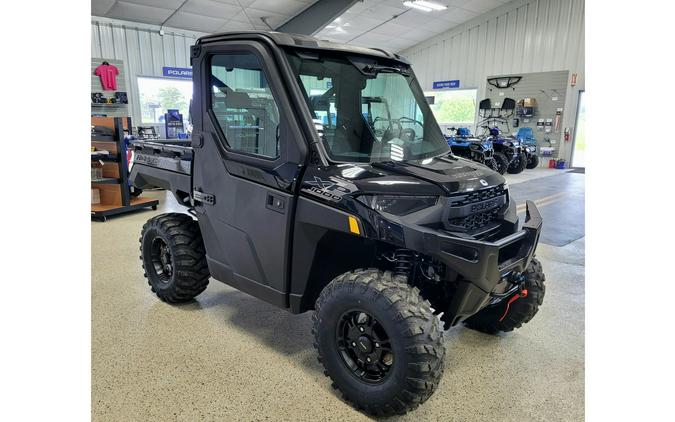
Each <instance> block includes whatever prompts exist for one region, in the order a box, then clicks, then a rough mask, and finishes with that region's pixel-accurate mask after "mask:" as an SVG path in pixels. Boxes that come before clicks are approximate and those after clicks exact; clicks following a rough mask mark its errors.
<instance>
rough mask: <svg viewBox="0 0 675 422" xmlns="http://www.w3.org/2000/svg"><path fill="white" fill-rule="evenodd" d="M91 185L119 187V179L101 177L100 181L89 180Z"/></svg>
mask: <svg viewBox="0 0 675 422" xmlns="http://www.w3.org/2000/svg"><path fill="white" fill-rule="evenodd" d="M91 183H95V184H97V185H105V184H110V185H119V183H120V179H115V178H113V177H102V178H100V179H91Z"/></svg>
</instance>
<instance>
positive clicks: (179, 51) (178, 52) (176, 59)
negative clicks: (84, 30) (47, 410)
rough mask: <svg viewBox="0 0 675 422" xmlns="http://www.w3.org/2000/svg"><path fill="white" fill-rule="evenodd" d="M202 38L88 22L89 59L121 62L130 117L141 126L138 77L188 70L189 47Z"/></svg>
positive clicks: (155, 28) (154, 28)
mask: <svg viewBox="0 0 675 422" xmlns="http://www.w3.org/2000/svg"><path fill="white" fill-rule="evenodd" d="M202 35H206V34H200V33H196V32H190V31H182V30H174V29H165V33H164V35H163V36H160V35H159V27H158V26H154V25H144V24H138V23H134V22H127V21H121V20H114V19H106V18H100V17H92V21H91V56H92V57H101V58H110V59H117V60H123V61H124V64H125V67H126V70H127V72H126V75H127V76H126V78H127V80H126V86H127V87H128V97H129V103H130V105H131V117H132V122H133V125H134V126H138V125H139V124H140V123H141V110H140V103H139V100H138V99H139V94H138V83H137V81H136V78H137V77H138V76H162V67H164V66H174V67H190V46H191V45H193V44H194V43H195V41H196V40H197V38H199V37H200V36H202Z"/></svg>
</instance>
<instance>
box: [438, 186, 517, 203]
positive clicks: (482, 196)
mask: <svg viewBox="0 0 675 422" xmlns="http://www.w3.org/2000/svg"><path fill="white" fill-rule="evenodd" d="M503 194H504V185H499V186H495V187H493V188H488V189H481V190H477V191H475V192H468V193H465V194H461V195H455V196H452V197H451V198H450V206H451V207H463V206H464V205H469V204H475V203H476V202H482V201H486V200H488V199H492V198H496V197H498V196H500V195H503Z"/></svg>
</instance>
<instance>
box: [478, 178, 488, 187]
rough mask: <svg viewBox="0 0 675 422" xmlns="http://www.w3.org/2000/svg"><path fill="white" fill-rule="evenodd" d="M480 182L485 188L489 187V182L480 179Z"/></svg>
mask: <svg viewBox="0 0 675 422" xmlns="http://www.w3.org/2000/svg"><path fill="white" fill-rule="evenodd" d="M479 182H480V184H481V185H483V186H487V185H488V182H487V181H486V180H483V179H480V180H479Z"/></svg>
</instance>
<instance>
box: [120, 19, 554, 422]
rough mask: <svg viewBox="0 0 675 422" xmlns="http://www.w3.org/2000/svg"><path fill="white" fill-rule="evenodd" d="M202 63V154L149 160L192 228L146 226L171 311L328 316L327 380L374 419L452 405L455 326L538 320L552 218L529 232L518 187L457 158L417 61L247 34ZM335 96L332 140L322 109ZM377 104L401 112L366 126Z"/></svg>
mask: <svg viewBox="0 0 675 422" xmlns="http://www.w3.org/2000/svg"><path fill="white" fill-rule="evenodd" d="M191 61H192V67H193V74H194V90H193V92H194V99H193V103H192V117H193V123H194V131H193V136H192V139H191V145H190V146H186V145H181V144H180V143H179V142H178V143H176V142H174V143H170V144H164V143H160V142H152V141H151V142H138V143H137V144H136V145H135V152H136V164H135V165H134V166H133V174H132V179H133V181H134V183H135V185H136V186H137V187H139V188H145V187H150V186H159V187H164V188H165V189H167V190H170V191H171V192H172V193H173V195H174V196H175V198H176V199H177V200H178V202H179V203H181V204H183V205H185V207H186V208H187V211H189V213H190V214H191V215H192V216H190V215H188V214H178V213H169V214H163V215H158V216H156V217H153V218H151V219H150V220H149V221H148V222H147V223H146V224H145V225H144V226H143V230H142V233H141V237H140V243H141V260H142V264H143V268H144V270H145V276H146V277H147V279H148V282H149V284H150V286H151V288H152V291H154V292H155V293H156V294H157V296H159V298H160V299H161V300H163V301H166V302H169V303H178V302H185V301H189V300H191V299H193V298H194V297H195V296H197V295H199V294H200V293H201V292H202V291H204V289H206V285H207V284H208V282H209V279H210V277H212V278H214V279H215V280H219V281H222V282H225V283H227V284H229V285H231V286H233V287H235V288H237V289H239V290H241V291H243V292H246V293H249V294H251V295H253V296H255V297H257V298H260V299H262V300H264V301H267V302H269V303H271V304H274V305H276V306H278V307H280V308H284V309H287V310H288V311H290V312H293V313H301V312H306V311H311V310H313V311H314V314H313V315H314V316H313V329H312V332H313V335H314V347H315V348H316V349H317V352H318V356H319V360H320V362H322V363H323V365H324V367H325V370H326V372H325V373H326V375H328V376H329V377H330V378H331V379H332V380H333V385H334V386H335V387H336V388H338V389H339V390H340V391H341V392H342V393H343V397H344V398H345V399H346V400H347V401H349V402H351V403H353V404H354V405H355V406H356V407H357V408H359V409H362V410H364V411H366V412H367V413H369V414H374V415H391V414H402V413H405V412H406V411H408V410H410V409H414V408H416V407H417V406H418V405H419V404H420V403H423V402H424V401H426V400H427V399H428V398H429V397H430V396H431V394H432V393H433V392H434V390H435V389H436V387H437V386H438V383H439V381H440V378H441V375H442V373H443V358H444V355H445V346H444V344H443V336H442V334H443V330H442V328H441V325H440V324H441V321H442V323H443V324H444V326H445V328H449V327H451V326H454V325H457V324H459V323H460V322H464V323H466V324H467V325H468V326H469V327H472V328H475V329H477V330H481V331H484V332H490V333H496V332H500V331H511V330H513V329H515V328H518V327H520V326H521V325H522V324H524V323H526V322H528V321H530V320H531V319H532V317H534V315H535V314H536V313H537V310H538V308H539V306H540V305H541V303H542V301H543V298H544V274H543V272H542V266H541V264H540V263H539V262H538V261H537V260H536V259H535V258H534V254H535V249H536V247H537V241H538V239H539V233H540V230H541V225H542V220H541V217H540V214H539V212H538V210H537V208H536V207H535V206H534V204H533V203H532V202H529V201H528V202H527V218H526V220H525V221H524V223H523V224H522V226H520V225H519V222H518V217H517V214H516V205H515V203H514V201H513V200H512V199H511V198H510V195H509V190H508V186H507V185H506V183H505V181H504V178H503V177H502V176H501V175H499V174H497V173H496V172H494V171H492V170H490V169H488V168H487V167H485V166H483V165H481V164H478V163H475V162H472V161H469V160H466V159H463V158H459V157H456V156H454V155H452V153H451V151H450V148H449V147H448V144H447V142H446V141H445V138H444V137H443V133H442V132H441V129H440V127H439V126H438V124H437V122H436V121H435V120H434V117H433V115H432V113H431V110H430V109H429V106H428V105H427V103H426V101H425V98H424V93H423V92H422V89H421V88H420V85H419V84H418V82H417V80H416V78H415V75H414V73H413V71H412V69H411V68H410V65H409V63H408V62H407V61H406V60H405V59H403V58H402V57H399V56H398V55H396V54H391V53H388V52H385V51H382V50H378V49H368V48H360V47H354V46H347V45H340V44H333V43H329V42H325V41H319V40H317V39H314V38H310V37H305V36H294V35H288V34H282V33H276V32H238V33H225V34H219V35H210V36H206V37H203V38H200V39H199V40H198V41H197V43H196V45H195V46H194V47H193V48H192V50H191ZM329 90H330V91H331V92H330V93H329V96H332V97H334V98H328V99H326V100H327V101H323V104H324V106H325V104H327V103H334V104H335V105H334V107H335V110H334V113H335V124H334V125H332V124H331V125H327V126H330V127H327V126H324V123H325V121H324V120H323V119H321V118H319V116H318V114H317V112H316V110H314V109H313V104H317V103H316V101H315V102H313V101H312V100H311V99H312V97H313V96H316V95H322V94H323V93H326V92H328V91H329ZM364 97H368V98H371V99H373V98H378V99H379V100H378V101H379V103H381V102H382V101H386V104H387V107H386V109H387V110H386V111H384V110H385V107H371V111H370V113H375V111H373V110H376V109H377V110H382V115H379V116H370V117H369V118H366V117H364V114H363V106H364V101H363V98H364ZM366 103H367V102H366ZM378 117H379V119H378ZM376 119H377V122H378V125H383V129H382V130H378V131H376V130H375V129H374V128H373V122H374V121H375V120H376ZM327 121H328V122H330V121H332V118H328V119H327ZM408 122H415V123H414V125H412V126H413V127H410V125H407V126H408V127H403V126H404V125H402V124H401V123H408ZM376 132H377V133H376Z"/></svg>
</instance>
